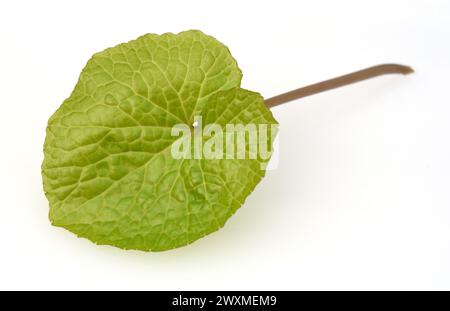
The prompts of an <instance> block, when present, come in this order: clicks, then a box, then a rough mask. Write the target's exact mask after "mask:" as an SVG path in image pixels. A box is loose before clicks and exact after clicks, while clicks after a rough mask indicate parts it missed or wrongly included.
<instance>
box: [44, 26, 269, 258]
mask: <svg viewBox="0 0 450 311" xmlns="http://www.w3.org/2000/svg"><path fill="white" fill-rule="evenodd" d="M241 76H242V74H241V71H240V69H239V68H238V66H237V64H236V61H235V60H234V58H233V57H232V56H231V54H230V52H229V51H228V49H227V48H226V47H225V46H224V45H223V44H221V43H220V42H218V41H217V40H216V39H214V38H212V37H210V36H207V35H205V34H203V33H202V32H200V31H186V32H182V33H179V34H171V33H166V34H163V35H154V34H147V35H144V36H142V37H140V38H138V39H136V40H133V41H130V42H127V43H124V44H120V45H118V46H115V47H113V48H109V49H106V50H104V51H102V52H100V53H97V54H95V55H94V56H93V57H92V58H91V59H90V60H89V61H88V63H87V65H86V67H85V68H84V69H83V71H82V73H81V75H80V78H79V81H78V83H77V84H76V86H75V89H74V90H73V92H72V94H71V95H70V97H69V98H67V99H66V100H65V101H64V102H63V104H62V105H61V107H60V108H59V109H58V110H57V111H56V112H55V113H54V114H53V115H52V116H51V118H50V119H49V122H48V127H47V136H46V140H45V144H44V156H45V157H44V162H43V164H42V176H43V182H44V190H45V194H46V196H47V198H48V200H49V202H50V214H49V217H50V220H51V222H52V224H53V225H55V226H60V227H64V228H66V229H68V230H70V231H72V232H74V233H75V234H77V235H78V236H80V237H85V238H88V239H89V240H91V241H93V242H95V243H98V244H109V245H114V246H117V247H120V248H124V249H139V250H146V251H150V250H151V251H161V250H167V249H171V248H176V247H180V246H183V245H186V244H189V243H191V242H193V241H195V240H197V239H199V238H201V237H203V236H205V235H207V234H209V233H211V232H214V231H216V230H218V229H219V228H220V227H222V226H223V225H224V224H225V222H226V221H227V219H228V218H229V217H230V216H231V215H232V214H233V213H234V212H235V211H236V210H237V209H238V208H239V207H240V206H241V205H242V204H243V202H244V200H245V198H246V197H247V196H248V195H249V194H250V193H251V192H252V191H253V189H254V188H255V186H256V185H257V184H258V182H259V181H260V180H261V178H262V177H263V176H264V170H263V169H261V167H262V165H263V164H264V163H265V162H266V161H267V159H266V160H264V159H261V158H259V157H258V158H256V159H249V158H246V159H225V158H224V159H213V160H209V159H194V158H192V159H175V158H174V157H173V156H172V154H171V147H172V145H173V143H174V142H175V141H176V140H177V139H178V137H174V136H172V135H171V130H172V127H173V126H174V125H176V124H186V125H187V126H191V125H192V124H193V122H194V121H195V117H196V116H201V117H202V118H203V123H204V124H206V123H208V124H209V123H217V124H219V125H220V126H221V127H222V128H225V125H226V124H248V123H260V124H276V121H275V120H274V118H273V116H272V114H271V112H270V111H269V110H268V109H267V108H266V107H265V105H264V100H263V98H262V97H261V96H260V95H259V94H258V93H254V92H250V91H247V90H244V89H241V88H240V81H241ZM268 143H269V144H270V146H271V139H270V137H269V138H268ZM248 148H249V146H246V150H247V149H248ZM270 148H271V147H270ZM247 151H248V150H247ZM247 154H248V152H247Z"/></svg>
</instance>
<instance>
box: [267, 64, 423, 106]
mask: <svg viewBox="0 0 450 311" xmlns="http://www.w3.org/2000/svg"><path fill="white" fill-rule="evenodd" d="M413 72H414V70H413V69H412V68H411V67H409V66H404V65H398V64H382V65H377V66H373V67H369V68H366V69H363V70H359V71H355V72H352V73H349V74H346V75H343V76H339V77H336V78H333V79H329V80H326V81H322V82H319V83H315V84H311V85H308V86H304V87H301V88H298V89H295V90H293V91H290V92H287V93H283V94H280V95H277V96H274V97H271V98H269V99H266V100H265V101H264V102H265V104H266V106H267V107H268V108H272V107H275V106H278V105H281V104H284V103H287V102H290V101H292V100H295V99H299V98H302V97H306V96H310V95H314V94H317V93H320V92H324V91H328V90H331V89H335V88H338V87H341V86H345V85H349V84H352V83H356V82H359V81H363V80H367V79H370V78H374V77H377V76H381V75H385V74H397V73H398V74H403V75H407V74H410V73H413Z"/></svg>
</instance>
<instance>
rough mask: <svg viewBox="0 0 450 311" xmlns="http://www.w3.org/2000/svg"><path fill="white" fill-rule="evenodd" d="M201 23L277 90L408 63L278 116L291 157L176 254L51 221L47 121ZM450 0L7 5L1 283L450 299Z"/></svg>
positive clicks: (0, 11)
mask: <svg viewBox="0 0 450 311" xmlns="http://www.w3.org/2000/svg"><path fill="white" fill-rule="evenodd" d="M192 28H195V29H201V30H203V31H204V32H206V33H208V34H211V35H213V36H215V37H216V38H218V39H219V40H220V41H222V42H223V43H225V44H226V45H227V46H228V47H229V48H230V50H231V52H232V54H233V55H234V57H235V58H236V59H237V60H238V62H239V65H240V67H241V69H242V70H243V72H244V78H243V87H245V88H248V89H251V90H254V91H259V92H261V93H262V94H263V95H264V96H266V97H269V96H273V95H277V94H279V93H281V92H285V91H288V90H291V89H293V88H297V87H300V86H303V85H307V84H310V83H314V82H317V81H321V80H324V79H327V78H331V77H334V76H336V75H340V74H344V73H347V72H351V71H354V70H358V69H362V68H365V67H368V66H371V65H375V64H379V63H383V62H398V63H404V64H407V65H411V66H413V67H414V69H415V70H416V73H415V74H413V75H410V76H399V75H395V76H394V75H392V76H384V77H380V78H377V79H373V80H370V81H367V82H363V83H359V84H356V85H352V86H349V87H345V88H341V89H338V90H335V91H330V92H326V93H322V94H320V95H316V96H313V97H309V98H305V99H302V100H298V101H295V102H291V103H289V104H286V105H283V106H280V107H277V108H275V109H273V113H274V115H275V117H276V118H277V119H278V121H279V123H280V124H281V133H280V139H281V142H280V146H279V151H280V163H279V166H278V168H277V169H276V170H273V171H270V172H268V173H267V176H266V177H265V179H264V180H263V181H262V182H261V184H260V185H259V186H258V187H257V188H256V190H255V191H254V193H253V194H252V195H251V196H250V197H249V198H248V199H247V201H246V203H245V205H244V206H243V207H242V208H241V209H240V210H239V211H238V212H237V213H236V214H235V215H234V216H233V217H232V218H231V219H230V220H229V222H228V223H227V224H226V226H225V227H224V228H223V229H222V230H220V231H218V232H216V233H214V234H212V235H210V236H208V237H206V238H203V239H201V240H199V241H197V242H196V243H194V244H192V245H190V246H188V247H184V248H180V249H176V250H173V251H167V252H163V253H144V252H138V251H123V250H120V249H116V248H113V247H109V246H96V245H94V244H92V243H91V242H89V241H87V240H84V239H79V238H76V237H75V235H73V234H72V233H70V232H68V231H65V230H64V229H61V228H55V227H52V226H51V225H50V223H49V221H48V218H47V213H48V203H47V200H46V198H45V196H44V193H43V190H42V182H41V176H40V164H41V161H42V159H43V152H42V145H43V142H44V137H45V127H46V122H47V120H48V117H49V116H50V115H51V114H52V113H53V112H54V111H55V110H56V109H57V108H58V106H59V105H60V104H61V102H62V101H63V100H64V99H65V98H66V97H68V96H69V94H70V92H71V90H72V89H73V87H74V85H75V82H76V81H77V79H78V75H79V73H80V71H81V69H82V68H83V66H84V65H85V63H86V61H87V60H88V59H89V57H90V56H91V55H92V54H93V53H94V52H97V51H100V50H103V49H104V48H106V47H110V46H114V45H116V44H118V43H121V42H125V41H128V40H131V39H134V38H136V37H138V36H140V35H142V34H145V33H148V32H152V33H164V32H168V31H170V32H179V31H182V30H186V29H192ZM449 76H450V1H381V0H377V1H290V2H288V1H285V2H283V1H254V2H251V1H242V0H241V1H230V0H228V1H121V2H118V1H117V2H116V1H86V2H84V1H70V2H69V1H26V2H25V1H8V2H7V1H3V2H1V4H0V104H1V107H0V108H1V110H0V126H1V131H0V143H1V145H0V146H1V152H0V200H1V202H0V289H148V290H156V289H159V290H169V289H174V290H188V289H192V290H196V289H199V290H204V289H218V290H221V289H255V290H258V289H289V290H291V289H296V290H299V289H376V290H378V289H386V290H390V289H450V265H449V263H450V189H449V188H450V140H449V134H450V100H449V99H450V96H449V92H450V84H449Z"/></svg>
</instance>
